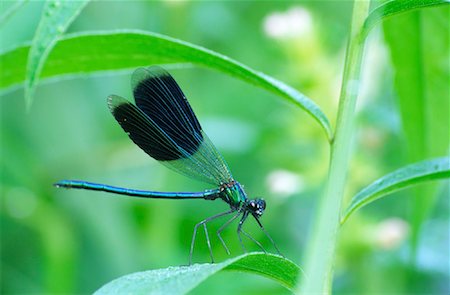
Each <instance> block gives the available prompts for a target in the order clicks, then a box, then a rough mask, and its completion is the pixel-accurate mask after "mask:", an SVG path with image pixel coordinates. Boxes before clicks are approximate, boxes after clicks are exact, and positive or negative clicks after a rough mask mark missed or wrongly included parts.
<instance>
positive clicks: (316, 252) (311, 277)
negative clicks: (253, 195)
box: [297, 1, 370, 294]
mask: <svg viewBox="0 0 450 295" xmlns="http://www.w3.org/2000/svg"><path fill="white" fill-rule="evenodd" d="M369 4H370V1H355V2H354V5H353V18H352V26H351V32H350V39H349V43H348V48H347V55H346V59H345V65H344V76H343V81H342V88H341V95H340V100H339V109H338V114H337V121H336V130H335V137H334V140H333V142H332V143H331V151H330V153H331V157H330V169H329V174H328V181H327V186H326V189H325V192H324V196H323V197H322V199H321V201H320V204H319V208H318V214H317V216H316V220H315V223H314V227H313V232H312V234H311V239H310V243H309V244H308V248H307V251H306V268H305V273H306V276H305V277H304V280H303V281H302V282H301V284H300V285H299V289H298V292H297V293H298V294H300V293H301V294H328V293H330V290H331V280H332V274H333V272H332V269H333V262H334V256H335V249H336V242H337V233H338V228H339V218H340V211H341V204H342V199H343V196H344V188H345V183H346V178H347V170H348V163H349V155H350V150H351V141H352V134H353V129H354V128H353V121H354V113H355V104H356V98H357V95H358V88H359V87H358V86H359V84H360V72H361V62H362V55H363V50H364V40H363V39H362V38H361V30H362V27H363V24H364V21H365V19H366V17H367V15H368V11H369Z"/></svg>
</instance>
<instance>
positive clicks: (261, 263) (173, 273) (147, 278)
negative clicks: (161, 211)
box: [94, 253, 300, 295]
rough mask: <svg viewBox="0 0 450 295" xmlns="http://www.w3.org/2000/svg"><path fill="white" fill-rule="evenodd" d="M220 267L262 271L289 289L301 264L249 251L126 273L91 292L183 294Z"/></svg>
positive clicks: (259, 272) (261, 272)
mask: <svg viewBox="0 0 450 295" xmlns="http://www.w3.org/2000/svg"><path fill="white" fill-rule="evenodd" d="M221 270H233V271H240V272H246V273H254V274H258V275H262V276H265V277H267V278H269V279H272V280H275V281H276V282H278V283H280V284H281V285H283V286H284V287H286V288H288V289H289V290H292V289H293V288H294V285H295V282H296V279H297V277H298V275H299V271H300V268H299V267H298V266H297V265H295V264H294V263H293V262H291V261H290V260H287V259H285V258H282V257H280V256H276V255H272V254H263V253H249V254H244V255H241V256H238V257H235V258H231V259H228V260H226V261H224V262H221V263H217V264H209V263H205V264H194V265H191V266H177V267H169V268H165V269H155V270H148V271H143V272H137V273H132V274H128V275H125V276H123V277H120V278H118V279H115V280H113V281H111V282H109V283H107V284H106V285H104V286H103V287H101V288H100V289H99V290H97V291H96V292H95V293H94V294H95V295H103V294H174V295H176V294H186V293H187V292H189V291H190V290H192V289H193V288H195V287H196V286H198V285H199V284H200V283H201V282H203V281H204V280H206V279H207V278H208V277H210V276H212V275H214V274H215V273H217V272H219V271H221Z"/></svg>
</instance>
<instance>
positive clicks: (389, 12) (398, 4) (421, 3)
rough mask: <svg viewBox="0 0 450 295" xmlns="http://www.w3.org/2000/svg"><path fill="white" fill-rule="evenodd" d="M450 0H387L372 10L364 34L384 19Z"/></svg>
mask: <svg viewBox="0 0 450 295" xmlns="http://www.w3.org/2000/svg"><path fill="white" fill-rule="evenodd" d="M449 3H450V1H449V0H393V1H387V2H385V3H383V4H381V5H380V6H378V7H377V8H375V9H374V10H372V11H371V12H370V14H369V16H368V17H367V19H366V21H365V22H364V28H363V33H362V35H363V36H367V35H368V34H369V32H370V30H372V29H373V27H374V26H375V25H377V24H378V23H379V22H381V21H382V20H383V19H386V18H388V17H391V16H394V15H396V14H400V13H405V12H409V11H412V10H415V9H420V8H425V7H432V6H437V5H442V4H449Z"/></svg>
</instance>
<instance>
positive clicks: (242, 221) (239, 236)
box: [237, 211, 248, 253]
mask: <svg viewBox="0 0 450 295" xmlns="http://www.w3.org/2000/svg"><path fill="white" fill-rule="evenodd" d="M247 217H248V211H245V212H244V214H243V215H242V218H241V220H240V221H239V224H238V227H237V234H238V238H239V243H241V247H242V250H244V252H245V253H247V249H246V248H245V245H244V243H243V242H242V237H241V231H242V225H243V224H244V221H245V220H246V219H247Z"/></svg>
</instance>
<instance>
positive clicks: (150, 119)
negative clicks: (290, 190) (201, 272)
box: [55, 66, 281, 264]
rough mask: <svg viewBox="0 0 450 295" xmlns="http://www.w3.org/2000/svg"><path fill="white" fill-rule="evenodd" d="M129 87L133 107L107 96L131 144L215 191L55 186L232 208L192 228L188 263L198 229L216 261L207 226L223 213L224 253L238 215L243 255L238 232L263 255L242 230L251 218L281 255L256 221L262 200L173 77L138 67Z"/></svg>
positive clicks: (88, 184)
mask: <svg viewBox="0 0 450 295" xmlns="http://www.w3.org/2000/svg"><path fill="white" fill-rule="evenodd" d="M131 86H132V89H133V96H134V99H135V102H136V105H134V104H132V103H130V102H129V101H128V100H126V99H124V98H122V97H120V96H117V95H111V96H109V97H108V106H109V109H110V111H111V113H112V114H113V116H114V118H115V119H116V120H117V122H119V124H120V126H121V127H122V128H123V130H124V131H125V132H126V133H127V134H128V136H129V137H130V138H131V140H132V141H133V142H134V143H135V144H136V145H137V146H139V147H140V148H141V149H142V150H144V151H145V152H146V153H147V154H148V155H150V156H151V157H153V158H154V159H156V160H158V161H159V162H160V163H162V164H164V165H166V166H167V167H168V168H171V169H173V170H175V171H176V172H178V173H181V174H183V175H185V176H188V177H191V178H194V179H197V180H200V181H203V182H206V183H208V184H211V185H214V186H215V187H216V188H214V189H208V190H205V191H202V192H155V191H142V190H135V189H128V188H121V187H115V186H110V185H105V184H98V183H91V182H87V181H79V180H62V181H59V182H57V183H55V186H56V187H63V188H74V189H85V190H94V191H104V192H109V193H115V194H119V195H127V196H133V197H142V198H153V199H205V200H216V199H221V200H223V201H224V202H226V203H227V204H228V205H229V206H230V209H229V210H228V211H226V212H223V213H220V214H217V215H214V216H211V217H209V218H206V219H204V220H202V221H200V222H199V223H197V224H196V225H195V227H194V233H193V236H192V241H191V248H190V252H189V264H191V263H192V254H193V251H194V244H195V238H196V235H197V230H198V228H199V227H200V226H203V229H204V232H205V235H206V242H207V245H208V249H209V253H210V256H211V261H212V262H214V257H213V253H212V249H211V243H210V239H209V235H208V230H207V226H206V224H207V223H208V222H210V221H212V220H214V219H217V218H219V217H223V216H226V215H232V217H231V218H230V219H229V220H228V221H226V222H225V223H224V224H223V225H222V226H221V227H220V228H219V230H218V231H217V236H218V238H219V240H220V241H221V243H222V245H223V247H224V248H225V250H226V252H227V253H228V254H230V251H229V249H228V247H227V245H226V244H225V242H224V240H223V238H222V236H221V232H222V231H223V230H224V229H225V228H226V227H227V226H228V225H230V224H231V223H232V222H233V221H234V220H236V219H237V218H238V217H240V220H239V223H238V226H237V234H238V238H239V242H240V244H241V246H242V248H243V250H244V251H245V252H246V248H245V246H244V243H243V241H242V237H241V233H242V234H244V235H245V236H246V237H248V238H249V239H250V240H251V241H253V242H255V243H256V244H257V245H258V246H259V247H260V248H261V249H262V250H263V251H264V252H266V251H265V250H264V248H263V246H262V245H261V243H260V242H258V241H257V240H256V239H254V238H253V237H252V236H250V235H249V234H248V233H246V232H245V231H244V230H243V229H242V225H243V224H244V222H245V221H246V220H247V217H249V215H251V216H253V217H254V219H255V220H256V222H257V224H258V225H259V227H260V228H261V230H262V231H263V232H264V234H265V235H266V236H267V237H268V239H269V240H270V242H271V243H272V245H273V246H274V247H275V249H276V251H277V252H278V254H280V255H281V253H280V251H279V250H278V248H277V246H276V244H275V243H274V241H273V239H272V238H271V237H270V235H269V234H268V233H267V231H266V230H265V229H264V227H263V225H262V224H261V221H260V218H261V216H262V215H263V213H264V210H265V209H266V202H265V201H264V200H263V199H261V198H256V199H249V198H248V197H247V194H246V193H245V191H244V189H243V187H242V185H241V184H240V183H239V182H237V181H236V180H234V178H233V176H232V175H231V172H230V170H229V168H228V165H227V164H226V162H225V161H224V159H223V158H222V156H221V154H220V153H219V152H218V151H217V149H216V148H215V147H214V145H213V144H212V142H211V140H210V139H209V138H208V136H207V135H206V134H205V132H204V131H203V129H202V127H201V126H200V123H199V122H198V120H197V118H196V116H195V114H194V112H193V110H192V108H191V106H190V105H189V102H188V101H187V99H186V97H185V95H184V94H183V92H182V91H181V89H180V87H179V86H178V84H177V82H176V81H175V79H174V78H173V77H172V76H171V75H170V74H169V73H168V72H167V71H166V70H164V69H163V68H161V67H157V66H152V67H150V68H139V69H137V70H135V71H134V73H133V75H132V79H131Z"/></svg>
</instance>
